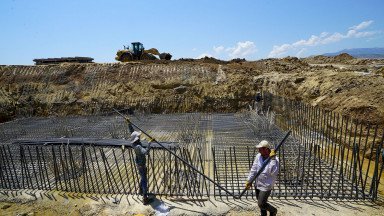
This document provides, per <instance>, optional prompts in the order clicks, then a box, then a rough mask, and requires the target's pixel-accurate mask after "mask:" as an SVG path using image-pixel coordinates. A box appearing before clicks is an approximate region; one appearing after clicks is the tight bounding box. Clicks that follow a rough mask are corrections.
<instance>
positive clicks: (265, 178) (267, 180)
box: [248, 153, 279, 191]
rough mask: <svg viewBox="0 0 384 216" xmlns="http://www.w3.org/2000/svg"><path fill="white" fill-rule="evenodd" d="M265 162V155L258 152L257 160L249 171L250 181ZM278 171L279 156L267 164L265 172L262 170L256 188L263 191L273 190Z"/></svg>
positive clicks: (256, 181)
mask: <svg viewBox="0 0 384 216" xmlns="http://www.w3.org/2000/svg"><path fill="white" fill-rule="evenodd" d="M263 163H264V161H263V157H261V154H260V153H258V154H257V155H256V158H255V161H254V162H253V165H252V168H251V171H250V172H249V175H248V181H250V180H251V179H252V178H253V177H254V176H256V173H257V172H258V171H259V169H260V168H261V167H262V166H263ZM278 173H279V158H278V157H277V156H275V159H274V160H271V161H270V162H269V163H268V164H267V166H266V167H265V169H264V170H263V172H261V173H260V175H259V176H258V177H257V179H256V180H255V186H256V188H257V189H259V190H261V191H269V190H272V188H273V186H274V185H275V181H276V178H277V174H278Z"/></svg>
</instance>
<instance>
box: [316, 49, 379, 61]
mask: <svg viewBox="0 0 384 216" xmlns="http://www.w3.org/2000/svg"><path fill="white" fill-rule="evenodd" d="M341 53H348V54H349V55H351V56H353V57H355V58H376V59H383V58H384V48H379V47H375V48H352V49H344V50H341V51H338V52H334V53H324V54H323V55H324V56H337V55H339V54H341Z"/></svg>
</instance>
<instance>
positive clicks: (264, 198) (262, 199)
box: [256, 189, 277, 216]
mask: <svg viewBox="0 0 384 216" xmlns="http://www.w3.org/2000/svg"><path fill="white" fill-rule="evenodd" d="M269 195H271V191H261V190H259V189H256V197H257V205H258V206H259V208H260V212H261V216H267V211H269V213H270V215H276V213H277V209H276V208H275V207H273V206H271V205H270V204H269V203H268V197H269Z"/></svg>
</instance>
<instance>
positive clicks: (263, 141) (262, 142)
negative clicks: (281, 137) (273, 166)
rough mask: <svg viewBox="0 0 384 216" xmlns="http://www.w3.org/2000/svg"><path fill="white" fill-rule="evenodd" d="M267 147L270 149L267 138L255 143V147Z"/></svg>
mask: <svg viewBox="0 0 384 216" xmlns="http://www.w3.org/2000/svg"><path fill="white" fill-rule="evenodd" d="M263 147H264V148H269V149H271V144H269V142H268V141H267V140H262V141H261V142H260V143H259V144H258V145H256V148H263Z"/></svg>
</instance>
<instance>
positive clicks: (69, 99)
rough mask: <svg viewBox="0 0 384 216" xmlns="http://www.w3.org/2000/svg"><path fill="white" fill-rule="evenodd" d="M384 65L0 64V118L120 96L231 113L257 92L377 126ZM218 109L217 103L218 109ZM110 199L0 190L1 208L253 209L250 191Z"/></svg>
mask: <svg viewBox="0 0 384 216" xmlns="http://www.w3.org/2000/svg"><path fill="white" fill-rule="evenodd" d="M383 65H384V60H369V59H354V58H351V57H350V56H347V55H343V54H342V55H339V56H336V57H324V56H317V57H310V58H306V59H298V58H291V57H287V58H284V59H266V60H259V61H253V62H247V61H240V60H239V61H230V62H223V61H220V60H217V59H213V58H204V59H200V60H192V59H184V60H177V61H170V62H163V61H155V62H151V61H148V62H134V63H123V64H121V63H113V64H60V65H50V66H0V86H1V87H0V105H1V106H0V109H1V112H0V122H6V121H11V120H14V119H17V118H19V117H22V116H44V117H46V116H68V115H83V114H89V113H91V112H92V113H96V112H103V111H104V112H105V111H108V110H109V111H110V110H111V109H112V108H114V107H116V108H125V105H126V104H127V102H129V103H134V104H135V107H137V108H147V109H148V111H151V112H155V113H164V112H165V113H172V112H174V111H176V112H190V111H207V112H212V111H230V112H233V111H236V109H238V107H236V106H238V105H239V104H241V103H238V101H242V100H243V99H246V100H249V99H250V98H252V97H254V95H255V94H256V92H257V91H260V90H262V91H268V92H272V93H274V94H277V95H280V96H283V97H287V98H290V99H293V100H300V101H303V102H305V103H307V104H311V105H313V106H316V105H317V106H319V107H321V108H323V109H327V110H330V111H334V112H337V113H340V114H343V115H346V116H351V117H353V118H356V119H358V120H360V121H363V122H367V123H372V124H378V125H379V126H380V128H383V126H384V85H383V84H384V67H383ZM180 98H188V104H186V105H183V106H180V104H179V103H178V102H179V101H178V100H180ZM175 101H176V102H175ZM212 101H216V102H215V103H212ZM228 101H229V102H228ZM234 101H235V103H234ZM218 102H220V103H218ZM221 102H225V103H221ZM175 103H176V105H175ZM233 104H236V106H233ZM217 107H219V108H220V110H215V108H217ZM207 108H209V109H207ZM205 109H206V110H205ZM381 133H382V132H381ZM31 194H35V195H34V196H33V195H31ZM114 197H115V195H114V196H113V197H111V196H106V195H95V194H93V195H89V194H88V195H87V194H75V193H65V192H58V191H49V192H47V191H28V190H21V191H17V192H16V191H13V192H10V191H0V215H135V214H143V215H167V214H168V215H255V214H258V212H259V210H258V207H257V204H256V201H255V200H251V199H249V200H240V201H239V200H233V199H229V200H227V199H226V198H223V199H213V198H211V199H210V200H204V201H203V200H202V201H196V200H187V199H179V200H178V199H172V198H170V197H168V198H167V197H159V198H158V199H155V201H154V202H153V203H152V204H151V205H148V206H144V205H142V203H141V200H140V197H139V196H135V195H124V196H121V195H117V197H118V200H116V199H115V198H114ZM271 203H272V204H273V205H274V206H276V207H277V208H278V211H279V213H278V215H333V214H340V215H383V212H384V211H383V210H384V206H383V203H382V201H381V200H380V199H379V201H378V202H377V203H372V202H369V201H349V200H348V201H343V200H331V199H329V200H320V199H309V198H306V199H301V200H299V199H293V198H289V199H284V198H280V199H278V198H273V199H271Z"/></svg>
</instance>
